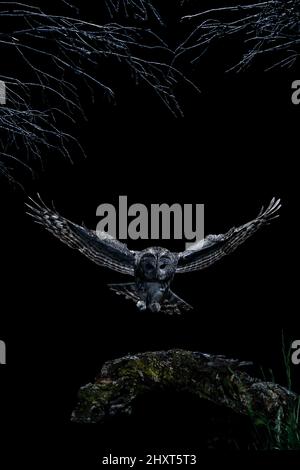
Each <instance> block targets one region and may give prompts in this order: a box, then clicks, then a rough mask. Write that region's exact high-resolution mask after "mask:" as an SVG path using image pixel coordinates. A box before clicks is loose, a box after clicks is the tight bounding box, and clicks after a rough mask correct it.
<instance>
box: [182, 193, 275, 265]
mask: <svg viewBox="0 0 300 470" xmlns="http://www.w3.org/2000/svg"><path fill="white" fill-rule="evenodd" d="M280 207H281V204H280V199H277V200H275V198H273V199H272V201H271V202H270V204H269V206H268V207H267V209H264V207H262V208H261V211H260V213H259V214H258V216H257V217H256V218H255V219H253V220H251V221H250V222H248V223H247V224H245V225H241V226H240V227H237V228H235V227H233V228H232V229H231V230H229V231H228V232H227V233H225V234H221V235H208V236H207V237H206V238H205V239H204V240H201V241H200V242H196V243H194V244H193V245H191V246H190V247H189V248H188V249H187V250H186V251H183V252H181V253H179V258H178V265H177V268H176V273H185V272H189V271H198V270H200V269H204V268H207V267H208V266H211V265H212V264H214V263H215V262H216V261H218V260H219V259H220V258H222V257H223V256H225V255H227V254H229V253H231V252H232V251H234V250H235V249H236V248H237V247H238V246H239V245H241V244H242V243H244V241H246V240H247V238H249V237H250V236H251V235H253V234H254V233H255V232H256V231H257V230H258V229H260V228H261V227H262V226H263V225H266V224H268V223H270V222H271V221H272V220H273V219H276V218H277V217H279V214H278V211H279V209H280Z"/></svg>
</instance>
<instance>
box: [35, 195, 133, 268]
mask: <svg viewBox="0 0 300 470" xmlns="http://www.w3.org/2000/svg"><path fill="white" fill-rule="evenodd" d="M38 197H39V202H37V201H35V200H33V199H31V198H29V199H30V201H31V204H26V206H27V207H28V208H29V212H27V213H28V214H29V215H30V216H32V217H33V218H34V219H35V222H37V223H38V224H41V225H43V226H44V227H45V228H46V230H48V231H49V232H50V233H52V234H53V235H54V236H55V237H57V238H58V239H59V240H61V241H62V242H63V243H65V244H66V245H68V246H69V247H71V248H74V249H77V250H79V251H80V252H81V253H83V254H84V255H85V256H87V257H88V258H89V259H90V260H91V261H93V262H94V263H96V264H98V265H100V266H105V267H108V268H110V269H112V270H114V271H118V272H120V273H122V274H129V275H132V276H133V275H134V264H135V252H134V251H131V250H129V249H128V248H127V246H126V245H125V244H124V243H121V242H119V241H118V240H115V239H114V238H113V237H111V236H110V235H108V234H107V233H105V232H94V231H92V230H88V229H87V228H86V227H83V226H80V225H77V224H74V223H73V222H71V221H70V220H67V219H65V218H64V217H62V216H61V215H59V214H58V213H57V212H56V210H55V208H54V207H53V210H52V209H49V208H48V207H47V206H46V205H45V204H44V202H43V201H42V199H41V198H40V196H38Z"/></svg>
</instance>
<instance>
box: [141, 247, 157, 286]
mask: <svg viewBox="0 0 300 470" xmlns="http://www.w3.org/2000/svg"><path fill="white" fill-rule="evenodd" d="M140 265H141V268H142V272H143V274H144V276H145V277H146V278H147V279H149V280H150V279H154V278H155V277H156V258H155V256H154V255H152V254H149V253H147V254H145V255H144V256H142V258H141V261H140Z"/></svg>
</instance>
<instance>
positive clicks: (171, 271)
mask: <svg viewBox="0 0 300 470" xmlns="http://www.w3.org/2000/svg"><path fill="white" fill-rule="evenodd" d="M26 205H27V207H28V209H29V210H28V211H27V213H28V214H29V215H31V216H32V217H33V218H34V219H35V221H36V222H37V223H38V224H41V225H43V226H44V227H45V228H46V229H47V230H48V231H49V232H50V233H52V234H53V235H54V236H55V237H57V238H58V239H59V240H61V241H62V242H64V243H65V244H66V245H68V246H69V247H71V248H73V249H76V250H79V251H80V252H81V253H82V254H84V255H85V256H87V257H88V258H89V259H90V260H92V261H93V262H94V263H96V264H98V265H100V266H104V267H107V268H110V269H112V270H114V271H117V272H119V273H122V274H125V275H128V276H131V277H133V281H132V282H127V283H120V284H109V287H110V289H111V290H112V291H114V292H115V293H116V294H118V295H123V296H125V297H126V298H127V299H132V300H133V301H134V302H135V303H136V306H137V308H138V309H139V310H140V311H144V310H149V311H151V312H163V313H166V314H180V313H182V312H183V311H188V310H190V309H192V307H191V305H189V304H188V303H187V302H185V301H184V300H183V299H181V298H180V297H179V296H178V295H176V294H175V293H174V292H172V290H171V283H172V281H173V278H174V276H175V274H182V273H186V272H190V271H199V270H202V269H204V268H208V267H209V266H211V265H213V264H214V263H215V262H216V261H218V260H219V259H221V258H223V256H225V255H228V254H229V253H231V252H233V251H234V250H235V249H236V248H237V247H238V246H239V245H241V244H242V243H243V242H244V241H245V240H247V239H248V238H249V237H250V236H251V235H253V234H254V233H255V232H256V231H257V230H258V229H260V228H261V227H263V226H264V225H267V224H269V223H270V222H271V221H272V220H273V219H275V218H277V217H279V214H278V211H279V209H280V207H281V203H280V199H277V200H276V199H275V198H273V199H272V200H271V202H270V204H269V205H268V207H267V208H266V209H264V207H262V209H261V211H260V213H259V214H258V216H257V217H256V218H255V219H253V220H251V221H250V222H248V223H246V224H244V225H241V226H239V227H233V228H231V229H230V230H229V231H228V232H226V233H225V234H220V235H208V236H207V237H206V238H204V240H201V241H198V242H195V243H194V244H192V245H190V246H189V248H188V249H186V250H185V251H183V252H178V253H177V252H172V251H170V250H168V249H166V248H161V247H150V248H146V249H145V250H142V251H133V250H130V249H129V248H128V247H127V245H126V244H125V243H121V242H120V241H118V240H116V239H114V238H113V237H111V236H110V235H109V234H107V233H106V232H95V231H93V230H89V229H87V228H85V227H83V226H80V225H77V224H75V223H73V222H71V221H69V220H67V219H65V218H64V217H62V216H61V215H59V214H58V213H57V212H56V210H55V209H54V208H53V209H50V208H48V207H47V206H46V205H45V204H44V202H43V201H42V199H41V198H40V196H38V200H33V199H31V198H30V202H29V203H27V204H26Z"/></svg>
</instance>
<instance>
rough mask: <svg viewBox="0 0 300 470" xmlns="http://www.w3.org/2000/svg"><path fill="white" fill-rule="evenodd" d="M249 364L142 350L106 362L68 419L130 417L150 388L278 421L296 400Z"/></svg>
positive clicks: (82, 391) (94, 420) (91, 420)
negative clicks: (247, 369) (251, 372)
mask: <svg viewBox="0 0 300 470" xmlns="http://www.w3.org/2000/svg"><path fill="white" fill-rule="evenodd" d="M250 364H251V363H247V362H242V361H239V360H235V359H228V358H226V357H224V356H217V355H210V354H204V353H200V352H191V351H184V350H178V349H175V350H170V351H157V352H145V353H140V354H134V355H128V356H125V357H122V358H120V359H114V360H111V361H108V362H106V363H105V364H104V365H103V367H102V370H101V372H100V374H99V375H98V376H97V377H96V380H95V382H94V383H90V384H87V385H85V386H83V387H82V388H81V389H80V391H79V397H78V404H77V406H76V408H75V410H74V411H73V413H72V421H73V422H78V423H99V422H102V421H104V420H105V419H106V418H109V417H112V416H118V415H124V414H125V415H126V414H127V415H128V414H131V412H132V409H133V406H134V401H135V400H136V398H137V397H139V396H140V395H142V394H144V393H146V392H149V391H151V390H153V391H154V390H162V391H164V390H165V391H168V390H175V391H178V392H189V393H191V394H193V395H196V396H197V397H199V398H200V399H204V400H209V401H211V402H213V403H215V404H218V405H222V406H225V407H227V408H229V409H231V410H232V411H234V412H236V413H239V414H244V415H245V414H249V413H250V412H253V413H255V414H256V415H258V414H263V415H264V416H265V417H266V418H267V419H270V420H274V419H276V416H278V413H280V414H281V417H282V418H284V416H285V414H287V413H288V410H289V409H290V406H292V405H293V404H294V403H295V400H296V399H297V396H296V395H295V394H294V393H293V392H291V391H289V390H287V389H286V388H284V387H282V386H280V385H277V384H275V383H273V382H265V381H261V380H260V379H258V378H253V377H251V376H250V375H249V374H248V373H246V372H245V371H243V370H242V369H243V368H244V367H245V366H248V365H250Z"/></svg>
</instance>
